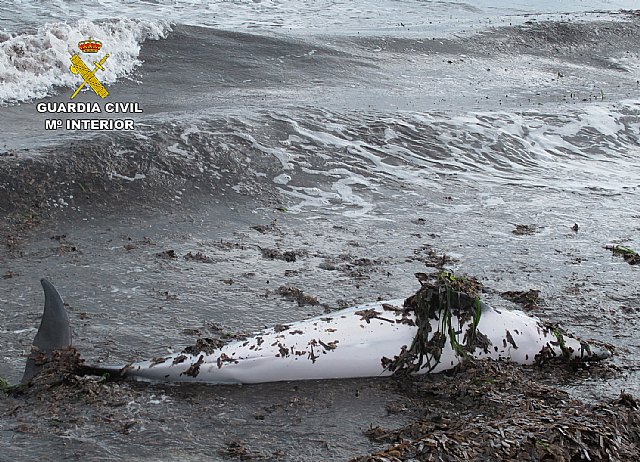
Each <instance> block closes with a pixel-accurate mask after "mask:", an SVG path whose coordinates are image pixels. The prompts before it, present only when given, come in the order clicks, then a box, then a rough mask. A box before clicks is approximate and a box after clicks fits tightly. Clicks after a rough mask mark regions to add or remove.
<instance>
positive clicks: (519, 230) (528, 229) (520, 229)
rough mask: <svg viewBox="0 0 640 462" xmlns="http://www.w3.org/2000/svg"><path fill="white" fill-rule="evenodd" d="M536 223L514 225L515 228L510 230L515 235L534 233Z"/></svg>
mask: <svg viewBox="0 0 640 462" xmlns="http://www.w3.org/2000/svg"><path fill="white" fill-rule="evenodd" d="M537 229H538V227H537V226H536V225H516V229H514V230H513V231H511V232H512V233H513V234H515V235H516V236H531V235H533V234H535V233H536V230H537Z"/></svg>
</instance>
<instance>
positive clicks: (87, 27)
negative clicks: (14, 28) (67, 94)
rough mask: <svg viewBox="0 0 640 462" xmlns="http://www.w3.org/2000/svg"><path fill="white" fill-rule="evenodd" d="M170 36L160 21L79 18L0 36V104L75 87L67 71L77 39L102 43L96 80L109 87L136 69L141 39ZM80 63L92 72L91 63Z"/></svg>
mask: <svg viewBox="0 0 640 462" xmlns="http://www.w3.org/2000/svg"><path fill="white" fill-rule="evenodd" d="M170 31H171V26H170V24H169V23H168V22H166V21H147V20H145V21H142V20H133V19H119V20H116V21H88V20H84V19H82V20H78V21H75V22H73V23H70V24H67V23H49V24H45V25H43V26H41V27H39V28H38V29H37V30H36V31H35V32H30V33H23V34H14V35H11V34H5V36H4V37H2V38H0V104H2V105H6V104H13V103H19V102H25V101H29V100H32V99H37V98H43V97H45V96H49V95H52V94H54V93H55V92H56V87H68V88H75V87H77V86H78V85H79V84H80V83H81V80H80V77H78V76H77V75H74V74H72V73H71V72H70V71H69V66H70V64H71V63H70V61H69V57H70V56H71V55H72V54H73V53H74V52H77V44H78V42H80V41H82V40H87V39H88V38H89V37H92V38H94V39H96V40H100V41H101V42H102V46H103V50H104V52H105V53H109V58H108V60H107V62H106V63H105V70H104V71H100V73H99V75H98V77H99V80H100V81H101V82H102V83H105V84H110V83H113V82H115V81H116V80H117V79H119V78H122V77H124V76H127V75H129V74H130V73H131V71H132V70H133V69H134V68H135V67H136V66H138V65H140V64H141V62H140V60H139V59H138V56H139V54H140V46H141V44H142V43H143V42H144V41H145V40H148V39H152V40H158V39H161V38H165V37H166V35H167V34H168V33H169V32H170ZM102 55H103V53H102V52H101V53H100V54H99V56H100V57H102ZM86 56H89V55H86ZM85 62H86V63H87V65H88V66H89V67H90V68H92V67H93V66H92V64H91V61H89V60H87V59H85Z"/></svg>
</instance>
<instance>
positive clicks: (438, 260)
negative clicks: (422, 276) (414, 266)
mask: <svg viewBox="0 0 640 462" xmlns="http://www.w3.org/2000/svg"><path fill="white" fill-rule="evenodd" d="M407 260H408V261H420V262H424V265H425V266H426V267H428V268H444V266H445V265H447V264H449V263H455V262H456V261H457V260H456V259H455V258H453V257H450V256H449V255H447V254H442V255H440V254H438V252H437V251H436V250H435V249H433V247H432V246H431V245H429V244H424V245H422V246H420V247H419V248H418V249H415V250H414V251H413V255H412V256H411V257H409V258H408V259H407Z"/></svg>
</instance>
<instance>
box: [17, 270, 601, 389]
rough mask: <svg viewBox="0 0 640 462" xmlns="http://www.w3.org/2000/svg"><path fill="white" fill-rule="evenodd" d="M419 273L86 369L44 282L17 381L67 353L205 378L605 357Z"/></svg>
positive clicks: (113, 370)
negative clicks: (375, 295)
mask: <svg viewBox="0 0 640 462" xmlns="http://www.w3.org/2000/svg"><path fill="white" fill-rule="evenodd" d="M416 276H417V277H418V280H419V281H420V284H421V288H420V289H419V290H418V291H417V292H416V294H414V295H413V296H411V297H409V298H407V299H406V300H403V299H396V300H390V301H380V302H373V303H368V304H364V305H359V306H356V307H352V308H347V309H343V310H340V311H336V312H333V313H331V314H330V315H329V316H327V315H322V316H318V317H315V318H311V319H307V320H303V321H298V322H293V323H288V324H287V327H288V328H287V329H283V328H282V326H281V325H280V326H275V327H273V328H271V329H266V330H264V331H261V332H257V333H255V334H254V335H253V336H247V337H242V338H234V339H229V340H228V341H227V342H216V343H215V344H208V345H207V347H206V348H205V347H204V346H202V345H200V346H198V345H196V346H195V347H189V348H186V349H185V350H183V351H181V352H177V353H173V354H170V355H167V356H164V357H161V358H153V359H150V360H147V361H140V362H134V363H131V364H126V365H114V366H102V365H85V364H84V362H83V361H82V360H81V358H80V357H79V355H76V353H75V350H73V349H72V347H71V329H70V327H69V318H68V316H67V313H66V311H65V308H64V303H63V300H62V297H61V296H60V295H59V294H58V292H57V290H56V289H55V287H54V286H53V285H52V284H51V283H49V282H48V281H46V280H44V279H43V280H42V286H43V289H44V292H45V309H44V315H43V317H42V321H41V323H40V328H39V330H38V333H37V334H36V336H35V339H34V342H33V347H32V352H31V354H30V355H29V357H28V359H27V365H26V367H25V372H24V376H23V379H22V384H28V383H29V382H30V381H31V380H33V379H34V378H37V376H38V374H39V373H40V372H41V371H42V368H43V365H44V364H45V363H47V361H51V360H56V359H59V358H60V355H62V356H64V354H65V353H64V352H67V355H71V357H73V358H74V361H75V365H76V366H75V367H76V373H77V374H79V375H103V374H106V375H109V376H110V377H111V378H115V379H133V380H140V381H174V382H205V383H211V384H225V383H226V384H229V383H263V382H278V381H292V380H313V379H340V378H356V377H377V376H391V375H394V374H426V373H436V372H440V371H443V370H447V369H451V368H453V367H455V366H456V365H458V364H460V363H461V362H463V361H465V360H467V359H485V358H489V359H494V360H500V359H505V360H509V361H512V362H515V363H520V364H533V363H534V362H537V361H539V360H540V358H543V357H544V358H548V357H563V358H565V359H569V360H577V361H597V360H601V359H604V358H607V357H609V356H610V352H609V351H608V350H607V349H605V348H601V347H599V346H596V345H589V344H588V343H586V342H581V341H580V340H578V339H576V338H573V337H571V336H570V335H568V334H566V333H565V332H562V331H560V330H559V329H557V328H556V327H554V326H551V325H549V324H545V323H544V322H542V321H540V320H538V319H536V318H533V317H531V316H528V315H527V314H525V313H523V312H521V311H510V310H496V309H493V308H491V307H489V306H488V305H486V304H485V303H483V302H482V301H481V300H480V292H481V290H482V286H481V284H480V283H479V282H478V281H477V280H476V279H475V278H472V277H456V276H454V274H453V273H452V272H449V271H445V270H442V271H440V272H438V273H435V274H432V275H426V274H423V273H418V274H416ZM400 307H402V308H400ZM383 313H384V316H382V315H383ZM60 352H63V353H60Z"/></svg>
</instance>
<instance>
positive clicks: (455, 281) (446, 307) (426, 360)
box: [382, 270, 489, 375]
mask: <svg viewBox="0 0 640 462" xmlns="http://www.w3.org/2000/svg"><path fill="white" fill-rule="evenodd" d="M416 277H417V278H418V281H420V284H421V286H422V287H421V288H420V290H418V292H417V293H416V294H415V295H413V296H411V297H409V298H407V299H406V300H405V302H404V308H405V309H407V310H411V311H413V312H414V314H415V318H416V321H415V322H416V325H417V326H418V330H417V332H416V335H415V337H414V339H413V342H412V343H411V346H410V347H409V348H403V349H402V350H401V351H400V352H399V354H398V355H397V356H394V357H393V358H387V357H385V358H382V364H383V366H384V367H385V368H386V369H388V370H390V371H392V372H394V373H395V374H396V375H399V374H400V375H408V374H412V373H416V372H418V371H419V370H421V369H423V368H424V369H426V372H431V371H432V370H434V369H435V368H436V366H437V365H438V364H439V362H440V357H441V356H442V350H443V349H444V347H445V345H446V343H447V341H448V342H449V343H450V344H451V347H452V348H453V349H454V350H455V351H456V353H457V354H458V355H459V356H460V357H462V358H465V357H467V356H468V353H469V352H472V351H474V350H475V349H476V348H483V349H485V350H486V349H487V348H488V346H489V345H488V339H487V337H486V336H485V335H483V334H482V333H481V332H480V331H479V330H478V329H477V326H478V323H479V322H480V315H481V310H482V307H481V304H480V292H481V291H482V285H481V284H480V282H478V280H477V279H476V278H474V277H469V276H460V277H456V276H454V274H453V273H452V272H450V271H446V270H443V271H440V272H438V273H435V274H425V273H417V274H416ZM453 317H457V318H458V319H459V320H460V325H464V324H467V323H469V328H468V330H467V332H465V335H464V340H463V343H460V342H458V340H457V335H456V333H455V329H454V326H453V325H452V322H451V320H452V318H453ZM434 319H435V320H438V328H437V330H435V331H434V330H433V328H432V326H431V320H434Z"/></svg>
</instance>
